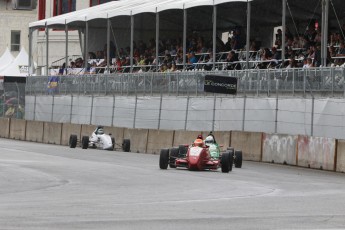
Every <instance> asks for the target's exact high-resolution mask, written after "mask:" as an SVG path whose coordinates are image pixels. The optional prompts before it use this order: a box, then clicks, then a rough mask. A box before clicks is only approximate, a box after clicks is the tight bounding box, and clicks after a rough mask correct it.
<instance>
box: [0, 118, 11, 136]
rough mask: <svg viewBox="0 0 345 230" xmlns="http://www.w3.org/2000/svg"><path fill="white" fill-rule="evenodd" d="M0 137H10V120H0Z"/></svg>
mask: <svg viewBox="0 0 345 230" xmlns="http://www.w3.org/2000/svg"><path fill="white" fill-rule="evenodd" d="M0 127H1V128H0V137H2V138H9V136H10V119H9V118H0Z"/></svg>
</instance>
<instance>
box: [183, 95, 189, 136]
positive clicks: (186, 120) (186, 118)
mask: <svg viewBox="0 0 345 230" xmlns="http://www.w3.org/2000/svg"><path fill="white" fill-rule="evenodd" d="M188 108H189V94H188V97H187V105H186V117H185V121H184V130H187V122H188Z"/></svg>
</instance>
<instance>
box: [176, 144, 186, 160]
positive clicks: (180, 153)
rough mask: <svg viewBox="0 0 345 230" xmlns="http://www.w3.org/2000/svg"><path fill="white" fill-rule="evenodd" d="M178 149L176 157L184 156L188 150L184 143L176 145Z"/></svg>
mask: <svg viewBox="0 0 345 230" xmlns="http://www.w3.org/2000/svg"><path fill="white" fill-rule="evenodd" d="M178 149H179V154H178V157H179V158H185V157H186V155H187V151H188V147H186V146H184V145H180V146H179V147H178Z"/></svg>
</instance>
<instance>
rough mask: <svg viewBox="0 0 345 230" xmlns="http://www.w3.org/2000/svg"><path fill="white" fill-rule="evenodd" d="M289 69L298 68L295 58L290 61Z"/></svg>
mask: <svg viewBox="0 0 345 230" xmlns="http://www.w3.org/2000/svg"><path fill="white" fill-rule="evenodd" d="M286 68H287V69H292V68H297V62H296V60H295V58H290V59H289V64H288V65H287V66H286Z"/></svg>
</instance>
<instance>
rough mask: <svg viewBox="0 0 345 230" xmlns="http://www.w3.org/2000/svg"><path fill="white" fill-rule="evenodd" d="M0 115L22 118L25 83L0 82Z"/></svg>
mask: <svg viewBox="0 0 345 230" xmlns="http://www.w3.org/2000/svg"><path fill="white" fill-rule="evenodd" d="M0 84H1V85H0V93H1V97H0V117H7V118H17V119H23V118H24V111H25V83H17V82H13V83H12V82H11V83H9V82H5V83H0Z"/></svg>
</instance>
